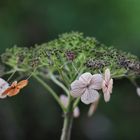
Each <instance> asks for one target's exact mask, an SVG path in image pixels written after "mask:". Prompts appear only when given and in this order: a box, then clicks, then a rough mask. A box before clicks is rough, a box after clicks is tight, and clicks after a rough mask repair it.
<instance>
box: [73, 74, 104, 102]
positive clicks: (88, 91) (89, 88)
mask: <svg viewBox="0 0 140 140" xmlns="http://www.w3.org/2000/svg"><path fill="white" fill-rule="evenodd" d="M101 88H102V75H101V74H94V75H92V74H91V73H89V72H86V73H84V74H82V75H81V76H80V77H79V79H78V80H75V81H74V82H72V84H71V95H72V96H73V97H81V101H82V102H83V103H85V104H90V103H93V102H95V101H96V100H98V98H99V93H98V91H97V90H99V89H101Z"/></svg>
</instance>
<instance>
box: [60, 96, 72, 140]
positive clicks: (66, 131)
mask: <svg viewBox="0 0 140 140" xmlns="http://www.w3.org/2000/svg"><path fill="white" fill-rule="evenodd" d="M72 123H73V100H71V97H70V99H69V105H68V108H67V112H66V113H65V115H64V123H63V129H62V134H61V140H70V136H71V129H72Z"/></svg>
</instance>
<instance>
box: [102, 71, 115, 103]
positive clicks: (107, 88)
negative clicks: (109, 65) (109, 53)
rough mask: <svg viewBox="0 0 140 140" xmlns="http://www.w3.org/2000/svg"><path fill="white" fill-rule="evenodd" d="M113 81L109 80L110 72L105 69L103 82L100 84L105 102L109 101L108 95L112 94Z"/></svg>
mask: <svg viewBox="0 0 140 140" xmlns="http://www.w3.org/2000/svg"><path fill="white" fill-rule="evenodd" d="M112 88H113V79H111V75H110V70H109V69H106V70H105V74H104V80H103V83H102V91H103V94H104V100H105V102H108V101H109V100H110V94H111V93H112Z"/></svg>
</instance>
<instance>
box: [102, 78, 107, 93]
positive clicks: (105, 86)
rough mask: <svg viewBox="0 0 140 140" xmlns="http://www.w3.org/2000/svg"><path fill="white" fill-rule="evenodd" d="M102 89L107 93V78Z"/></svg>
mask: <svg viewBox="0 0 140 140" xmlns="http://www.w3.org/2000/svg"><path fill="white" fill-rule="evenodd" d="M102 91H103V93H107V85H106V81H105V80H103V82H102Z"/></svg>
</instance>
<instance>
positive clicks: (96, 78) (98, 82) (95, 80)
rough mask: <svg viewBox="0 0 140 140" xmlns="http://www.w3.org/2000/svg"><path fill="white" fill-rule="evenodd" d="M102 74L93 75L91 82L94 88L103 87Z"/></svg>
mask: <svg viewBox="0 0 140 140" xmlns="http://www.w3.org/2000/svg"><path fill="white" fill-rule="evenodd" d="M102 81H103V78H102V75H101V74H94V75H93V76H92V80H91V84H92V86H93V88H94V89H101V88H102Z"/></svg>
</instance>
